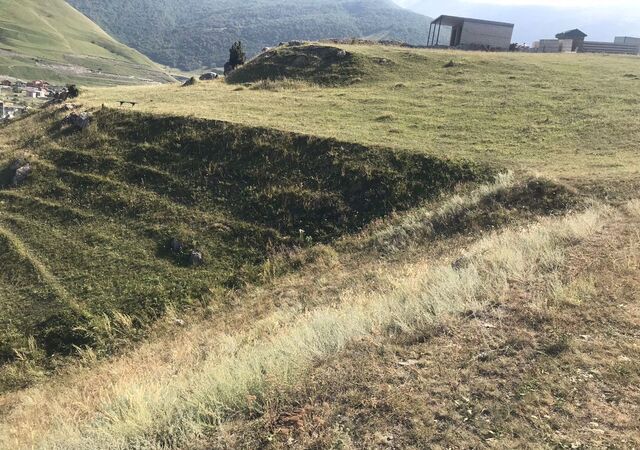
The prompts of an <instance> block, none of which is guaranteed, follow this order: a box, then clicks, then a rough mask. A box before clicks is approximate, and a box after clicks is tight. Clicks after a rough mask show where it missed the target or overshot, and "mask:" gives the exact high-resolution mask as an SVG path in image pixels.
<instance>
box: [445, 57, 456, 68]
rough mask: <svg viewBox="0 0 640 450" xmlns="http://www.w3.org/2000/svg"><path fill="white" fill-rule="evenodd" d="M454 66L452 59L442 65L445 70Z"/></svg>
mask: <svg viewBox="0 0 640 450" xmlns="http://www.w3.org/2000/svg"><path fill="white" fill-rule="evenodd" d="M455 66H457V64H456V63H455V62H454V61H453V59H451V60H449V62H448V63H446V64H445V65H444V68H445V69H450V68H451V67H455Z"/></svg>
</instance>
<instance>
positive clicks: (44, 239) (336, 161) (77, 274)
mask: <svg viewBox="0 0 640 450" xmlns="http://www.w3.org/2000/svg"><path fill="white" fill-rule="evenodd" d="M67 113H68V112H67V111H65V110H64V108H61V109H59V110H54V109H52V108H49V109H47V110H45V111H42V112H39V113H36V114H33V115H31V116H28V117H27V118H25V119H22V120H19V121H16V122H13V123H11V124H10V125H8V126H5V127H4V128H0V142H7V143H8V144H7V148H5V149H4V150H3V151H1V152H0V167H7V166H8V165H9V162H10V161H11V160H12V159H13V158H15V157H17V156H21V155H22V156H23V157H24V158H26V159H28V160H29V161H30V162H31V163H32V165H33V167H34V173H33V176H32V177H31V178H30V179H29V180H28V182H27V183H26V184H25V185H23V186H20V187H18V188H13V187H11V186H10V185H9V182H8V181H9V179H10V176H11V174H4V175H3V176H4V178H2V177H0V245H2V249H3V251H2V256H1V258H2V266H3V267H4V268H5V270H4V271H3V274H2V275H1V276H0V293H1V294H2V295H0V312H1V313H2V314H1V315H0V339H1V340H2V347H1V353H0V358H1V359H0V364H2V363H3V362H4V363H9V366H8V367H13V366H11V364H14V363H19V358H18V354H17V353H16V352H15V350H18V352H23V351H27V349H28V348H30V345H31V344H30V343H31V342H32V340H34V339H35V344H36V346H37V348H38V349H39V351H38V352H35V356H34V355H32V356H33V357H34V358H35V359H36V360H37V361H38V362H39V363H42V366H43V367H44V368H51V367H52V366H53V364H54V361H55V360H56V359H58V358H59V357H60V356H65V355H71V354H74V353H76V351H77V347H84V346H88V347H91V348H93V349H94V350H96V351H97V352H98V354H106V353H109V352H111V351H112V350H114V349H115V348H117V347H118V345H120V344H121V343H122V342H127V341H129V340H131V339H136V338H137V337H139V336H141V335H143V334H144V333H145V330H146V329H147V327H148V326H150V325H151V324H152V323H153V322H154V321H155V320H156V319H158V318H159V317H161V316H163V315H164V314H165V312H166V311H167V310H168V309H177V310H184V309H189V308H197V307H200V306H205V305H209V304H218V303H220V302H222V301H223V298H224V295H225V293H226V292H227V291H229V290H234V289H238V288H240V287H242V286H244V285H245V284H246V283H260V282H261V281H262V280H263V274H264V273H265V270H266V268H268V267H270V266H269V262H268V259H269V257H270V256H271V255H272V253H273V252H274V251H276V250H277V249H280V248H291V247H293V246H300V245H309V244H310V243H315V242H331V241H333V240H335V239H336V238H338V237H340V236H342V235H343V234H345V233H349V232H354V231H357V230H359V229H360V228H361V227H363V226H365V225H366V224H367V223H369V222H371V221H372V220H375V219H377V218H380V217H383V216H385V215H387V214H389V213H390V212H392V211H394V210H405V209H408V208H411V207H413V206H415V205H417V204H419V203H420V202H421V201H423V200H424V199H428V198H433V197H435V196H437V195H439V194H440V193H441V192H443V191H448V190H450V189H451V188H452V187H453V186H455V185H457V184H460V183H465V182H471V181H481V180H487V179H489V178H491V176H492V174H493V173H494V170H493V169H491V168H488V167H484V166H479V165H475V164H471V163H466V162H453V161H447V160H445V159H439V158H434V157H428V156H426V155H416V154H411V153H401V152H395V151H391V150H385V149H376V150H372V149H370V148H367V147H363V146H359V145H355V144H349V143H344V142H339V141H335V140H328V139H320V138H315V137H309V136H300V135H295V134H290V133H283V132H278V131H273V130H267V129H260V128H247V127H244V126H234V125H229V124H225V123H222V122H213V121H207V120H196V119H192V118H184V117H158V116H151V115H145V114H142V113H130V112H121V111H116V110H109V109H105V110H100V111H97V112H96V113H95V115H94V117H95V119H94V123H93V124H92V125H91V127H90V128H89V129H88V130H86V131H84V132H74V131H73V130H70V129H68V128H65V127H63V126H61V122H62V119H63V118H64V116H65V114H67ZM5 172H6V171H5ZM0 175H2V174H0ZM300 230H304V231H300ZM173 238H176V239H179V240H180V241H181V242H183V243H184V245H185V246H186V250H185V251H184V252H179V253H175V254H174V253H172V252H171V251H170V249H169V247H170V246H169V243H170V241H171V240H172V239H173ZM191 249H194V250H198V251H200V252H202V253H203V255H204V258H205V264H204V265H203V266H202V267H190V266H189V264H188V251H190V250H191ZM122 315H124V317H128V318H130V319H127V320H125V323H126V324H127V326H126V327H125V328H122V327H120V325H118V324H117V322H118V321H120V322H122V320H120V319H118V318H119V317H123V316H122ZM3 373H4V375H0V378H2V383H0V389H2V388H13V387H16V386H20V385H22V384H24V383H27V382H28V381H29V376H28V374H25V373H24V372H19V373H18V374H17V375H12V376H9V371H8V370H5V371H4V372H3ZM12 373H13V372H12Z"/></svg>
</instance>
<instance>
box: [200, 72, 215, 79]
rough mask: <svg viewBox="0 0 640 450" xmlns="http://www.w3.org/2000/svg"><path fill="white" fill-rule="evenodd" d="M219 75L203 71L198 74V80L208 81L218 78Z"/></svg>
mask: <svg viewBox="0 0 640 450" xmlns="http://www.w3.org/2000/svg"><path fill="white" fill-rule="evenodd" d="M218 77H219V75H218V74H217V73H215V72H205V73H203V74H202V75H200V81H210V80H216V79H218Z"/></svg>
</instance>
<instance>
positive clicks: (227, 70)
mask: <svg viewBox="0 0 640 450" xmlns="http://www.w3.org/2000/svg"><path fill="white" fill-rule="evenodd" d="M231 72H233V64H231V63H230V62H229V61H227V62H226V63H224V76H225V77H226V76H227V75H229V74H230V73H231Z"/></svg>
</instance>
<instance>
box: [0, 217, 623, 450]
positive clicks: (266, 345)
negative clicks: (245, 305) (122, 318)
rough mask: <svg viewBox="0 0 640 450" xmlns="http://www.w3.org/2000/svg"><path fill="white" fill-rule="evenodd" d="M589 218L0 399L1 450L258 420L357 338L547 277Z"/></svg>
mask: <svg viewBox="0 0 640 450" xmlns="http://www.w3.org/2000/svg"><path fill="white" fill-rule="evenodd" d="M612 214H615V213H613V212H611V211H610V210H608V209H607V208H601V207H598V208H592V209H590V210H588V211H586V212H584V213H581V214H575V215H571V216H569V217H567V218H565V219H553V220H551V219H548V220H543V221H542V222H541V223H539V224H536V225H533V226H531V227H528V228H526V229H522V230H511V231H506V232H504V233H499V234H493V235H491V236H489V237H487V238H485V239H482V240H480V241H479V242H477V243H476V244H474V245H473V246H472V247H471V248H469V249H468V252H467V256H466V258H465V262H464V264H462V265H460V266H459V267H458V268H457V269H454V268H452V267H451V266H450V265H449V264H448V263H447V261H441V262H440V263H435V262H434V261H429V260H426V261H425V260H423V261H420V262H418V263H416V264H411V265H400V266H399V267H396V269H395V270H394V271H387V272H385V273H384V274H380V275H379V276H380V278H381V279H382V280H384V281H386V282H388V285H389V286H390V288H388V289H381V290H379V291H377V292H373V293H372V292H367V293H366V294H363V293H362V291H360V290H358V289H357V286H356V290H355V291H353V290H347V291H345V292H343V293H341V294H338V295H335V294H334V296H331V297H330V298H327V299H326V301H327V302H331V303H332V306H328V307H320V308H317V309H315V310H312V311H310V312H307V313H300V312H299V311H297V310H295V309H284V310H281V311H278V312H276V313H274V314H271V315H269V316H268V317H266V318H265V319H263V320H261V321H259V322H258V323H257V324H255V325H256V326H255V327H252V328H251V329H250V330H245V331H242V332H240V333H237V334H228V333H216V331H215V330H211V329H209V328H208V327H207V323H206V322H203V323H201V324H199V325H196V326H194V327H192V328H190V329H188V330H185V331H184V332H180V333H178V334H177V335H176V336H174V337H173V338H170V339H165V340H162V341H157V342H150V343H148V344H145V345H143V346H141V347H140V348H139V349H137V350H135V351H133V352H132V353H131V354H129V355H125V356H123V357H120V358H117V359H115V360H113V361H110V362H106V363H104V364H103V365H99V366H96V367H93V368H91V369H88V370H86V371H79V372H78V373H77V374H75V375H72V376H70V377H68V378H64V379H61V380H58V381H57V382H55V383H52V384H49V385H44V386H41V387H36V388H32V389H29V390H26V391H24V392H20V393H17V394H13V395H11V396H9V397H7V398H5V399H3V403H4V407H5V408H9V411H10V412H9V413H8V414H7V415H6V416H5V417H4V418H3V420H2V423H1V424H0V436H2V441H0V442H1V443H2V446H3V448H11V449H21V448H52V449H53V448H59V449H74V448H75V449H100V448H105V449H106V448H109V449H117V448H123V449H124V448H132V447H135V448H179V447H181V446H183V445H186V444H187V443H189V442H190V441H191V440H192V439H194V438H197V437H198V436H202V435H204V434H206V433H207V432H211V430H212V429H215V428H216V426H217V424H219V423H220V422H222V421H225V420H226V419H228V418H230V417H234V416H236V415H237V414H240V413H243V412H249V411H260V410H261V409H262V408H263V407H264V402H266V401H268V399H266V398H264V394H265V391H266V390H267V388H268V387H273V385H278V386H283V388H286V386H287V385H289V384H290V383H291V382H293V381H294V380H295V379H297V377H299V376H301V375H303V374H304V373H305V371H306V370H307V368H308V367H309V365H310V364H311V363H312V362H313V361H316V360H317V359H319V358H325V357H326V356H328V355H330V354H332V353H334V352H336V351H339V350H340V349H342V348H344V346H345V345H346V344H347V343H349V342H351V341H353V340H354V339H356V338H358V337H364V336H369V335H372V334H373V335H375V334H380V333H382V334H386V333H387V332H388V331H389V330H396V332H397V331H400V330H402V331H410V332H415V331H417V330H420V329H422V328H423V327H425V326H428V325H430V324H433V323H434V322H435V321H438V320H439V319H440V318H441V317H444V316H446V315H447V314H449V313H452V312H456V311H462V310H468V309H477V308H479V307H480V306H481V305H482V304H483V303H484V302H486V301H487V300H491V301H495V300H497V299H503V300H507V299H506V298H503V297H504V296H505V295H506V293H507V292H508V287H509V285H510V284H511V283H514V282H518V281H520V280H528V279H534V278H537V277H543V278H544V277H548V276H549V274H553V272H554V271H555V270H556V269H557V268H558V267H559V266H561V265H562V262H563V255H564V250H565V248H567V247H568V246H571V245H573V244H575V243H576V242H579V241H581V240H583V239H586V238H589V236H591V235H593V233H595V232H597V231H598V230H599V229H600V228H601V227H602V226H603V225H604V224H605V223H606V222H607V220H609V218H610V216H611V215H612Z"/></svg>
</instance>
